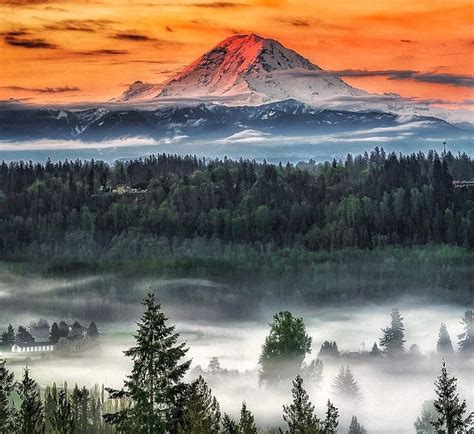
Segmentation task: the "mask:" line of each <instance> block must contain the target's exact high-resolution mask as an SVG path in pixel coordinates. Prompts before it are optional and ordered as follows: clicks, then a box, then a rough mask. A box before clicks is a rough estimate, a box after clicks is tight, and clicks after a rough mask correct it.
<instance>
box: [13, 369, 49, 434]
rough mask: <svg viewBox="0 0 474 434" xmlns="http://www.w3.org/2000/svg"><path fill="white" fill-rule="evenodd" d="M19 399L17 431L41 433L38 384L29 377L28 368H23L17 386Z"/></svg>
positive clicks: (40, 406) (41, 411)
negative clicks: (21, 376) (20, 379)
mask: <svg viewBox="0 0 474 434" xmlns="http://www.w3.org/2000/svg"><path fill="white" fill-rule="evenodd" d="M18 395H19V396H20V399H21V405H20V411H19V415H18V422H19V426H20V428H19V432H20V433H21V434H31V433H41V432H43V430H44V410H43V403H42V402H41V398H40V393H39V390H38V385H37V384H36V382H35V381H34V380H33V379H32V378H30V375H29V370H28V368H25V371H24V374H23V379H22V381H21V383H20V384H19V387H18Z"/></svg>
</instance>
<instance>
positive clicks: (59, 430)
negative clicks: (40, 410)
mask: <svg viewBox="0 0 474 434" xmlns="http://www.w3.org/2000/svg"><path fill="white" fill-rule="evenodd" d="M48 401H49V402H50V404H49V405H48V406H50V407H51V409H52V411H51V410H48V412H46V408H45V413H46V415H45V419H46V424H47V426H50V427H51V430H52V431H51V432H52V433H54V434H73V433H74V429H75V425H74V415H73V413H72V408H71V404H70V402H69V399H68V396H67V392H66V391H65V390H64V389H61V390H60V391H59V393H57V391H56V390H55V391H54V392H53V391H51V392H50V393H49V394H46V397H45V402H48ZM45 407H46V405H45ZM48 432H49V431H48ZM80 432H87V431H80Z"/></svg>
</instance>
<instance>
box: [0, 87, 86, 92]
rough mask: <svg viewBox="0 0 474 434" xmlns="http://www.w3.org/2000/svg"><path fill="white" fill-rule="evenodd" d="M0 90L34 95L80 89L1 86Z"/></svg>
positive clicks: (77, 89)
mask: <svg viewBox="0 0 474 434" xmlns="http://www.w3.org/2000/svg"><path fill="white" fill-rule="evenodd" d="M1 88H2V89H8V90H13V91H20V92H34V93H66V92H78V91H80V89H79V88H78V87H76V86H59V87H33V88H32V87H22V86H1Z"/></svg>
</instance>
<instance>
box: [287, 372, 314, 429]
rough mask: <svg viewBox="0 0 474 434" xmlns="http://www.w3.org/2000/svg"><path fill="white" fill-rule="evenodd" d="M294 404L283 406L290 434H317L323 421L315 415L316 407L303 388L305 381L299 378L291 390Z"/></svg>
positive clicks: (294, 381) (295, 380)
mask: <svg viewBox="0 0 474 434" xmlns="http://www.w3.org/2000/svg"><path fill="white" fill-rule="evenodd" d="M291 394H292V396H293V402H292V403H291V404H290V405H284V406H283V420H284V421H285V422H286V423H287V424H288V432H289V434H317V433H319V432H320V428H321V421H320V420H319V419H318V418H317V417H316V415H315V414H314V405H313V404H311V401H310V400H309V396H308V393H307V392H306V390H305V389H304V388H303V379H302V378H301V376H299V375H298V376H297V377H296V378H295V379H294V380H293V388H292V389H291Z"/></svg>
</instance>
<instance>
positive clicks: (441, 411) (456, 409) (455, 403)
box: [432, 360, 473, 434]
mask: <svg viewBox="0 0 474 434" xmlns="http://www.w3.org/2000/svg"><path fill="white" fill-rule="evenodd" d="M435 386H436V389H435V392H436V396H437V398H436V400H435V401H434V402H433V405H434V408H435V409H436V412H437V417H438V418H437V419H436V420H435V421H433V422H432V425H433V427H434V428H435V429H436V432H439V433H446V434H456V433H461V432H467V431H469V429H471V428H473V427H472V424H471V422H472V418H473V415H472V414H470V415H469V416H467V417H464V415H465V413H466V408H467V405H466V401H462V402H460V400H459V395H458V393H457V379H456V378H455V377H449V375H448V371H447V369H446V363H445V362H444V360H443V365H442V367H441V374H440V375H439V377H438V378H437V380H436V381H435Z"/></svg>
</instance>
